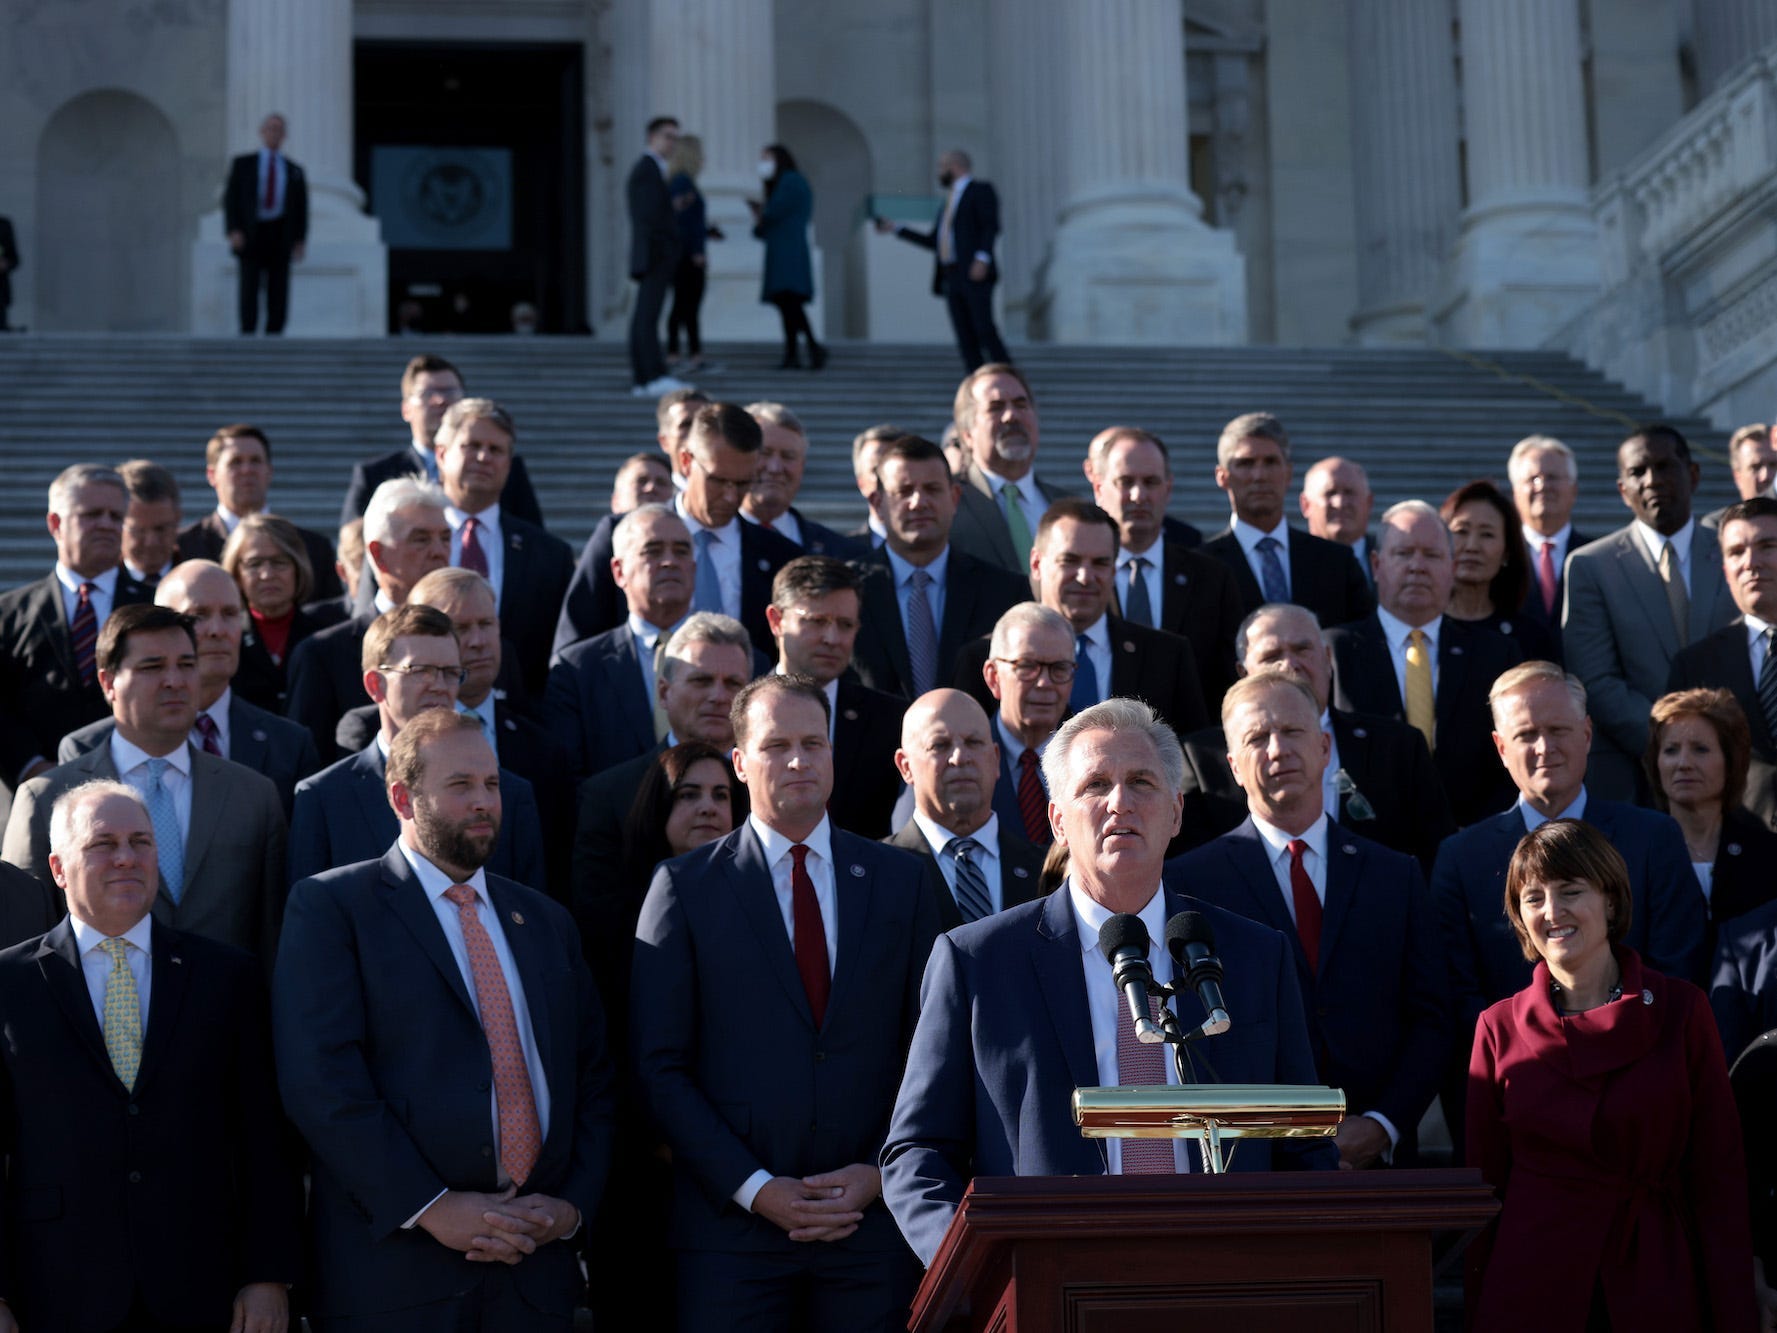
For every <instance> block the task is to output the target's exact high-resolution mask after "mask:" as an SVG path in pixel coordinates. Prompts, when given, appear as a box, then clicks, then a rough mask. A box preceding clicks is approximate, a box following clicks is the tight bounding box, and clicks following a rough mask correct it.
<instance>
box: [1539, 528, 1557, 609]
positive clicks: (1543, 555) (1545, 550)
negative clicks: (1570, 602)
mask: <svg viewBox="0 0 1777 1333" xmlns="http://www.w3.org/2000/svg"><path fill="white" fill-rule="evenodd" d="M1536 581H1537V583H1539V584H1540V585H1541V586H1542V590H1543V609H1544V610H1545V611H1547V612H1548V613H1549V615H1550V617H1551V618H1552V617H1553V616H1554V614H1555V543H1554V542H1544V543H1543V544H1542V545H1541V546H1539V547H1537V548H1536Z"/></svg>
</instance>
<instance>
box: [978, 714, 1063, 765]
mask: <svg viewBox="0 0 1777 1333" xmlns="http://www.w3.org/2000/svg"><path fill="white" fill-rule="evenodd" d="M993 730H994V735H995V736H996V737H997V739H998V740H999V743H1000V749H1001V750H1003V751H1004V752H1005V755H1006V767H1007V768H1009V769H1011V770H1012V780H1013V781H1014V782H1016V781H1017V780H1018V756H1019V755H1021V754H1023V753H1024V752H1025V750H1026V749H1028V748H1029V747H1028V746H1026V745H1025V743H1024V742H1023V741H1021V740H1019V739H1018V738H1017V737H1016V736H1014V735H1013V734H1012V729H1011V728H1010V727H1008V726H1007V725H1006V724H1005V722H1004V721H1002V720H1001V718H1000V714H999V710H998V709H995V710H994V714H993ZM1054 737H1055V733H1054V732H1050V733H1049V734H1048V735H1047V736H1045V737H1043V739H1042V740H1040V741H1038V742H1037V758H1038V759H1041V758H1042V757H1043V751H1045V750H1047V749H1048V748H1049V742H1050V741H1051V740H1053V739H1054Z"/></svg>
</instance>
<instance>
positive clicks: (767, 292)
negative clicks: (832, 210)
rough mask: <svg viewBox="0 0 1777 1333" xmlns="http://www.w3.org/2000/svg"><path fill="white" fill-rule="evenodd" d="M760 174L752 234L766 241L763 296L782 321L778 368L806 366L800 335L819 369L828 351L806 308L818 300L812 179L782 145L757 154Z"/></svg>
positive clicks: (752, 201)
mask: <svg viewBox="0 0 1777 1333" xmlns="http://www.w3.org/2000/svg"><path fill="white" fill-rule="evenodd" d="M759 175H760V177H761V178H762V179H763V180H764V181H765V202H764V203H760V202H759V201H758V200H756V199H749V200H747V203H748V204H749V205H750V206H751V208H752V210H753V219H754V226H753V235H755V236H757V237H758V238H759V239H760V240H762V241H764V242H765V279H764V282H763V283H762V284H761V290H760V294H759V299H760V300H761V301H763V302H765V304H766V305H774V306H776V307H777V309H778V314H779V315H780V316H782V318H783V322H784V359H783V360H782V361H781V362H779V363H778V369H779V370H794V369H798V368H800V367H801V365H802V359H801V357H800V356H799V355H798V352H797V347H796V338H797V335H801V336H802V337H803V338H805V339H807V341H808V363H809V365H810V367H812V368H813V369H815V370H819V369H820V368H821V367H822V366H824V365H826V364H827V349H826V348H824V347H822V346H821V345H820V344H819V343H818V342H816V341H815V340H814V330H813V329H812V328H810V327H809V324H808V312H807V311H806V310H804V309H803V307H804V306H806V305H807V304H808V303H809V302H810V301H812V300H813V299H814V261H813V260H812V259H811V258H810V256H809V253H808V224H809V221H810V219H812V218H813V217H814V191H812V190H811V189H809V188H808V177H806V176H804V175H803V174H802V173H801V172H800V171H798V170H797V169H796V159H795V158H793V157H791V156H790V150H789V149H788V148H785V147H784V146H783V145H782V144H780V143H774V144H768V145H766V147H765V148H764V149H763V150H762V151H761V152H760V154H759Z"/></svg>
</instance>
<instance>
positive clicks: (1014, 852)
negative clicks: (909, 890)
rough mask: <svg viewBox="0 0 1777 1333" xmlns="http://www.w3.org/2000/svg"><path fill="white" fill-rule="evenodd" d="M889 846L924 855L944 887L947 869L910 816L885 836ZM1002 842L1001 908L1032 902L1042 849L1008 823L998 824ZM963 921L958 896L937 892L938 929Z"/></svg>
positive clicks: (1041, 861)
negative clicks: (899, 826) (941, 865)
mask: <svg viewBox="0 0 1777 1333" xmlns="http://www.w3.org/2000/svg"><path fill="white" fill-rule="evenodd" d="M883 841H884V842H886V843H887V844H888V845H889V846H890V847H899V848H900V849H901V850H902V851H904V852H912V853H914V854H915V855H916V856H923V857H925V858H926V859H927V860H928V861H930V862H931V863H932V868H933V869H935V870H937V871H938V883H939V886H940V887H944V872H943V870H942V869H939V867H938V858H937V856H936V855H935V854H934V853H933V851H932V844H931V843H929V842H927V841H926V835H925V834H923V833H921V832H920V831H919V825H917V824H915V823H914V822H913V821H912V820H911V819H910V820H908V821H907V822H906V823H905V824H903V825H902V826H901V828H900V829H899V831H897V832H895V833H892V834H890V835H889V836H888V837H886V838H884V839H883ZM999 844H1000V911H1002V912H1003V911H1005V910H1006V909H1007V908H1009V907H1018V906H1020V905H1022V904H1024V903H1028V902H1030V901H1031V900H1032V899H1034V898H1035V897H1036V896H1037V889H1038V887H1039V885H1040V883H1041V880H1042V876H1043V851H1042V849H1041V848H1038V847H1033V846H1031V845H1030V844H1029V843H1028V842H1026V841H1025V840H1024V839H1023V838H1021V837H1019V836H1018V834H1017V833H1016V832H1015V831H1014V830H1012V829H1010V828H1007V827H1006V822H1005V821H1004V820H1001V821H1000V823H999ZM962 924H963V914H962V911H961V909H959V908H958V907H957V905H956V895H955V894H953V893H951V892H949V891H948V890H946V891H945V892H943V893H940V894H939V895H938V929H939V930H954V929H956V927H958V926H960V925H962Z"/></svg>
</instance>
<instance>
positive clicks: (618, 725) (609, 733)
mask: <svg viewBox="0 0 1777 1333" xmlns="http://www.w3.org/2000/svg"><path fill="white" fill-rule="evenodd" d="M543 716H544V718H545V719H546V720H547V722H548V723H549V727H550V730H552V731H553V732H554V733H555V735H556V736H557V737H559V738H560V739H561V740H562V742H563V743H564V744H565V745H567V747H568V749H569V752H570V753H571V754H572V756H573V760H574V767H573V770H572V771H573V772H574V773H575V774H577V775H579V776H581V777H586V776H589V775H591V774H594V773H602V772H604V771H605V770H606V769H607V768H610V767H611V766H612V765H613V764H619V763H622V762H623V761H624V760H625V759H633V758H635V756H637V755H639V754H644V753H646V752H647V751H648V750H649V749H651V748H652V747H653V745H654V742H655V736H654V701H653V700H652V699H650V698H649V697H648V691H647V689H646V687H645V686H644V685H643V684H642V663H641V657H640V654H639V653H638V652H637V651H636V642H635V636H634V635H633V634H631V633H630V632H629V626H628V624H620V625H618V626H617V627H616V628H614V629H608V630H606V631H605V632H604V633H603V634H595V635H593V636H592V637H591V638H590V639H582V640H580V641H579V642H577V643H572V644H570V645H568V646H567V647H566V648H563V649H561V650H560V651H559V652H557V653H556V655H555V660H554V661H553V662H551V663H550V666H549V683H548V685H547V686H546V687H545V689H544V696H543Z"/></svg>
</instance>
